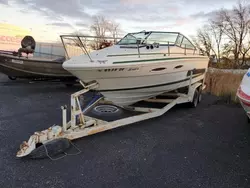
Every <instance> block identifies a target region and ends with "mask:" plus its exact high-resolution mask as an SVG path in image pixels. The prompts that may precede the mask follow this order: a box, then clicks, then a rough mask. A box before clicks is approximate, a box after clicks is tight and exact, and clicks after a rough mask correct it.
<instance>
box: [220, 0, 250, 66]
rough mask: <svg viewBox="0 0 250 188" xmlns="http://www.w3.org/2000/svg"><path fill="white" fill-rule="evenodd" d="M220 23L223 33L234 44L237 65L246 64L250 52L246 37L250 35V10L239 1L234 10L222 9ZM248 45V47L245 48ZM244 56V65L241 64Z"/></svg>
mask: <svg viewBox="0 0 250 188" xmlns="http://www.w3.org/2000/svg"><path fill="white" fill-rule="evenodd" d="M218 16H219V18H220V21H217V24H218V25H220V26H222V29H223V33H224V34H225V35H226V36H227V37H228V38H229V39H230V40H231V41H232V42H233V54H234V60H235V63H236V65H238V66H239V65H242V64H244V63H245V55H246V54H247V53H248V51H249V50H250V48H249V43H248V42H246V41H245V40H246V36H247V35H248V34H249V26H250V8H249V6H248V5H246V4H244V3H243V2H242V1H239V2H238V3H237V5H236V6H234V7H233V9H232V10H225V9H221V10H220V11H219V12H218ZM245 45H247V47H244V46H245ZM240 55H242V63H240Z"/></svg>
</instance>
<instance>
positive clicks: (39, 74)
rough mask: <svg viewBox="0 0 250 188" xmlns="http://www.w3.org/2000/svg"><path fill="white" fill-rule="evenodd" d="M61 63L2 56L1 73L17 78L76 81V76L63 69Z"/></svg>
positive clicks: (0, 60)
mask: <svg viewBox="0 0 250 188" xmlns="http://www.w3.org/2000/svg"><path fill="white" fill-rule="evenodd" d="M62 63H63V62H60V61H52V60H35V59H32V58H25V57H21V58H19V57H17V56H11V55H1V54H0V72H2V73H3V74H6V75H7V76H9V77H16V78H26V79H35V78H50V79H57V78H66V79H73V78H74V79H75V76H73V75H72V74H70V73H69V72H68V71H66V70H65V69H63V67H62Z"/></svg>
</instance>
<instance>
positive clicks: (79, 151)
mask: <svg viewBox="0 0 250 188" xmlns="http://www.w3.org/2000/svg"><path fill="white" fill-rule="evenodd" d="M69 143H70V144H71V145H72V146H73V147H74V148H75V149H77V150H78V152H77V153H67V152H63V153H64V155H63V156H61V157H57V158H53V157H52V156H50V155H49V152H48V150H47V147H46V146H45V144H44V145H43V146H44V149H45V151H46V155H47V156H48V157H49V158H50V160H52V161H57V160H59V159H62V158H64V157H66V156H67V155H78V154H80V153H81V152H82V151H81V150H80V149H79V148H78V147H76V145H75V144H73V143H72V142H71V140H69Z"/></svg>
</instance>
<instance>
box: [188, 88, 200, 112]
mask: <svg viewBox="0 0 250 188" xmlns="http://www.w3.org/2000/svg"><path fill="white" fill-rule="evenodd" d="M199 98H200V93H199V91H198V89H196V90H195V91H194V96H193V100H192V102H190V105H191V107H193V108H196V106H197V105H198V103H199Z"/></svg>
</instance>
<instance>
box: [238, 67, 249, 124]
mask: <svg viewBox="0 0 250 188" xmlns="http://www.w3.org/2000/svg"><path fill="white" fill-rule="evenodd" d="M249 86H250V69H248V71H247V73H246V74H245V75H244V77H243V79H242V82H241V84H240V86H239V88H238V91H237V97H238V99H239V101H240V103H241V105H242V107H243V109H244V110H245V111H246V114H247V116H248V121H249V122H250V87H249Z"/></svg>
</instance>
